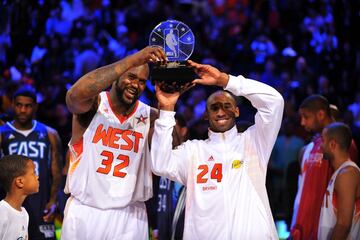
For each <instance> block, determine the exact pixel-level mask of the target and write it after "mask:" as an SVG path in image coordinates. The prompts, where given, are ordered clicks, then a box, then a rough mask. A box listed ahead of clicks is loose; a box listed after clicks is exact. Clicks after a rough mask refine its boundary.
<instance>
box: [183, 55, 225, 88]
mask: <svg viewBox="0 0 360 240" xmlns="http://www.w3.org/2000/svg"><path fill="white" fill-rule="evenodd" d="M188 63H189V65H190V66H192V67H193V68H194V71H195V73H196V74H197V75H198V76H199V77H200V78H198V79H195V80H194V81H193V83H195V84H197V83H198V84H202V85H215V86H220V87H225V86H226V85H227V83H228V82H229V75H228V74H226V73H223V72H220V71H219V70H218V69H217V68H215V67H213V66H211V65H204V64H199V63H196V62H194V61H191V60H188Z"/></svg>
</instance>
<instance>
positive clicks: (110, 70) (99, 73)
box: [80, 61, 128, 97]
mask: <svg viewBox="0 0 360 240" xmlns="http://www.w3.org/2000/svg"><path fill="white" fill-rule="evenodd" d="M127 69H128V67H127V65H126V64H125V63H124V62H122V61H119V62H116V63H113V64H110V65H108V66H104V67H101V68H98V69H96V70H94V71H92V72H90V73H88V74H86V75H84V76H83V77H82V78H80V80H82V79H86V84H87V86H88V87H87V88H85V94H86V95H88V96H91V97H93V96H96V95H97V94H99V93H100V92H101V91H103V90H104V89H106V88H107V87H109V86H110V85H111V84H112V83H113V82H114V81H115V80H117V79H118V78H119V77H120V76H121V74H123V73H124V72H125V71H126V70H127ZM86 91H87V92H86Z"/></svg>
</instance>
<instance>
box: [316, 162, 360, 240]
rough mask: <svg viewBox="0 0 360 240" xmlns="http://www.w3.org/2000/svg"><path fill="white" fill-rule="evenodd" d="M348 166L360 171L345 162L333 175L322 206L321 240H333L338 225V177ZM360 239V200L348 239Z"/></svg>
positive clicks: (358, 200)
mask: <svg viewBox="0 0 360 240" xmlns="http://www.w3.org/2000/svg"><path fill="white" fill-rule="evenodd" d="M347 166H352V167H354V168H356V169H357V170H359V171H360V169H359V167H358V166H357V165H356V164H355V163H354V162H352V161H351V160H348V161H346V162H344V163H343V164H342V165H341V166H340V167H339V168H338V169H337V170H336V171H335V172H334V174H333V175H332V177H331V179H330V181H329V185H328V187H327V189H326V193H325V195H324V200H323V204H322V206H321V214H320V222H319V230H318V236H319V240H328V239H331V234H332V231H333V229H334V227H335V224H336V219H337V218H336V215H337V204H336V193H335V192H334V187H335V181H336V177H337V175H338V174H339V172H340V171H341V169H344V168H345V167H347ZM359 238H360V199H357V200H356V202H355V209H354V214H353V219H352V225H351V230H350V233H349V235H348V238H347V239H351V240H352V239H353V240H355V239H359Z"/></svg>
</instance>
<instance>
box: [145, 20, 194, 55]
mask: <svg viewBox="0 0 360 240" xmlns="http://www.w3.org/2000/svg"><path fill="white" fill-rule="evenodd" d="M149 45H150V46H154V45H155V46H160V47H162V48H163V49H164V52H165V54H166V56H167V57H168V59H169V61H170V62H181V61H186V60H187V59H189V57H190V56H191V54H192V53H193V51H194V45H195V37H194V34H193V32H192V31H191V29H190V28H189V27H188V26H187V25H186V24H185V23H183V22H180V21H177V20H167V21H164V22H161V23H159V24H158V25H157V26H156V27H155V28H154V29H153V30H152V32H151V34H150V38H149Z"/></svg>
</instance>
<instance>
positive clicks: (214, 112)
mask: <svg viewBox="0 0 360 240" xmlns="http://www.w3.org/2000/svg"><path fill="white" fill-rule="evenodd" d="M238 116H239V108H238V107H237V106H236V102H235V99H234V98H233V97H232V96H231V95H230V94H229V93H227V92H224V91H218V92H215V93H213V94H212V95H210V97H209V98H208V100H207V103H206V117H207V119H208V120H209V126H210V130H212V131H214V132H226V131H227V130H229V129H231V128H232V127H233V126H234V125H235V118H236V117H238Z"/></svg>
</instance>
